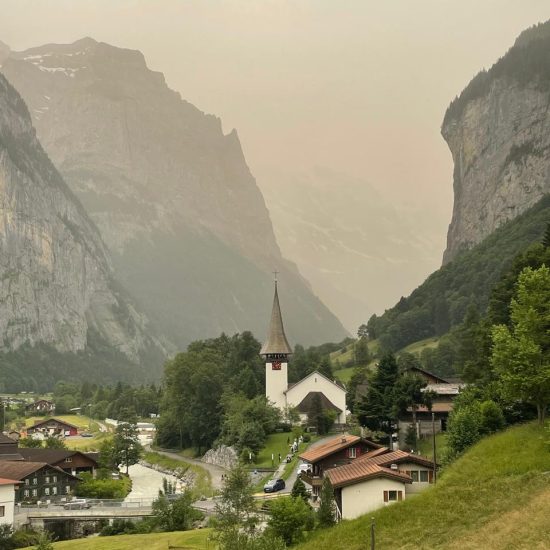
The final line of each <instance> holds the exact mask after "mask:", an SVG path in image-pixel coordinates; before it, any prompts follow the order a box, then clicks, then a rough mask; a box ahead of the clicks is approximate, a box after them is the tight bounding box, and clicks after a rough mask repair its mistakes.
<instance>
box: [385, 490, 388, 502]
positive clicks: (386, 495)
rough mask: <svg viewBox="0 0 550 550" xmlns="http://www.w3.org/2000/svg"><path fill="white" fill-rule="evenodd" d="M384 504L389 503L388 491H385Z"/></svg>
mask: <svg viewBox="0 0 550 550" xmlns="http://www.w3.org/2000/svg"><path fill="white" fill-rule="evenodd" d="M384 502H388V491H384Z"/></svg>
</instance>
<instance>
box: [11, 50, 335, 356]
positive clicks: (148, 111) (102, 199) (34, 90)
mask: <svg viewBox="0 0 550 550" xmlns="http://www.w3.org/2000/svg"><path fill="white" fill-rule="evenodd" d="M1 70H2V72H3V73H4V74H5V75H6V76H7V77H8V79H9V80H10V81H11V82H12V83H13V84H14V86H15V87H16V88H17V89H18V91H19V92H20V93H21V95H22V96H23V97H24V99H25V101H26V102H27V104H28V105H29V109H30V111H31V114H32V117H33V122H34V124H35V126H36V128H37V132H38V135H39V137H40V139H41V142H42V143H43V145H44V148H45V149H46V151H47V152H48V154H49V155H50V157H51V158H52V160H53V162H54V163H55V165H56V166H57V167H58V168H59V170H60V172H61V173H62V174H63V176H64V178H65V180H66V182H67V184H68V185H69V186H70V188H71V189H72V190H73V191H74V192H75V194H76V195H77V196H78V197H79V199H80V200H81V202H82V204H83V205H84V207H85V208H86V210H87V211H88V213H89V214H90V216H91V217H92V219H93V220H94V221H95V223H96V224H97V226H98V227H99V229H100V232H101V235H102V237H103V239H104V241H105V242H106V244H107V246H108V247H109V249H110V251H111V252H112V255H113V262H114V267H115V272H116V274H117V276H118V278H119V279H120V280H121V282H122V283H123V284H124V285H125V287H126V288H128V289H129V290H130V292H131V293H132V295H133V296H135V297H136V299H137V300H138V301H139V303H140V306H141V307H142V308H143V309H144V311H145V312H146V313H147V315H148V316H149V317H150V318H152V319H153V320H154V321H155V322H156V323H157V324H158V326H159V327H160V330H161V332H162V333H163V334H165V335H166V336H167V337H168V338H169V339H170V340H171V341H172V342H173V343H175V344H176V345H178V346H180V347H181V346H183V345H185V344H187V343H188V342H189V341H191V340H193V339H196V338H203V337H206V336H214V335H217V334H219V333H220V332H221V331H226V332H230V333H233V332H236V331H241V330H245V329H250V330H253V332H254V333H255V334H256V335H257V337H258V338H260V339H261V338H262V337H263V335H264V334H265V330H266V328H267V322H268V320H269V305H270V298H271V275H268V274H270V272H271V271H273V270H274V269H275V268H276V269H278V270H279V271H280V272H282V274H281V276H280V280H281V284H282V285H284V294H285V295H286V298H287V302H286V304H288V313H287V316H288V318H289V323H288V324H289V327H288V328H289V334H291V335H292V336H291V338H293V339H294V341H301V342H305V343H315V342H322V341H326V340H329V339H338V338H340V337H343V336H344V335H345V330H344V329H343V327H342V325H341V324H340V323H339V322H338V320H337V319H336V318H335V317H334V316H333V315H332V314H331V313H330V312H329V311H328V310H327V309H326V308H325V307H324V306H323V304H322V303H321V302H320V301H319V300H318V299H317V298H316V297H315V296H314V295H313V293H312V292H311V290H310V288H309V286H308V285H307V283H306V282H305V281H304V280H303V279H302V278H301V276H300V275H299V273H298V271H297V270H296V268H295V266H294V265H293V264H291V263H289V262H287V261H285V260H283V259H282V257H281V253H280V250H279V247H278V246H277V243H276V240H275V237H274V234H273V229H272V226H271V221H270V218H269V214H268V211H267V209H266V207H265V203H264V200H263V197H262V195H261V193H260V191H259V189H258V187H257V186H256V182H255V180H254V178H253V177H252V175H251V173H250V171H249V169H248V167H247V165H246V161H245V159H244V155H243V152H242V149H241V145H240V142H239V139H238V137H237V134H236V132H235V131H233V132H231V133H229V134H228V135H224V134H223V132H222V128H221V122H220V120H219V119H218V118H216V117H214V116H211V115H205V114H204V113H202V112H201V111H199V110H198V109H197V108H196V107H194V106H193V105H191V104H190V103H188V102H186V101H184V100H182V99H181V97H180V96H179V94H178V93H176V92H174V91H172V90H170V89H169V88H168V87H167V86H166V84H165V81H164V77H163V75H162V74H160V73H157V72H153V71H151V70H149V69H148V68H147V66H146V64H145V60H144V58H143V55H142V54H141V53H140V52H137V51H132V50H124V49H120V48H115V47H113V46H110V45H108V44H104V43H98V42H95V41H94V40H92V39H83V40H79V41H77V42H75V43H74V44H70V45H46V46H42V47H39V48H34V49H31V50H27V51H25V52H20V53H14V52H11V53H10V55H9V57H8V58H7V59H5V61H4V64H3V66H2V69H1ZM282 292H283V291H282ZM282 301H283V302H285V300H284V298H283V299H282ZM286 304H283V307H285V305H286ZM290 319H292V321H291V320H290Z"/></svg>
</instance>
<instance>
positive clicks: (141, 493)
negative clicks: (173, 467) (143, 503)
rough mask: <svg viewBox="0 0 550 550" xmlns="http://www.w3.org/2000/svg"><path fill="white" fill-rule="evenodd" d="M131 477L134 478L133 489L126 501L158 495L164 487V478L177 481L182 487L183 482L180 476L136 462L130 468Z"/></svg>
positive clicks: (153, 497) (177, 484)
mask: <svg viewBox="0 0 550 550" xmlns="http://www.w3.org/2000/svg"><path fill="white" fill-rule="evenodd" d="M129 473H130V478H131V479H132V490H131V491H130V494H129V495H128V496H127V497H126V499H125V500H126V501H129V500H132V499H136V498H152V499H155V498H156V497H158V494H159V489H162V480H163V479H164V478H166V479H167V480H168V481H172V482H173V483H176V487H178V489H180V486H181V482H180V481H179V480H178V478H176V477H174V476H171V475H167V474H163V473H161V472H157V471H156V470H153V469H151V468H147V467H145V466H142V465H141V464H134V465H133V466H130V468H129Z"/></svg>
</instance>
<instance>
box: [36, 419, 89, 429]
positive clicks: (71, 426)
mask: <svg viewBox="0 0 550 550" xmlns="http://www.w3.org/2000/svg"><path fill="white" fill-rule="evenodd" d="M52 421H53V422H57V423H58V424H63V426H69V428H76V429H77V430H78V426H75V425H74V424H71V423H70V422H65V421H64V420H59V418H54V417H52V418H46V420H40V422H35V423H34V424H33V425H32V426H29V428H37V427H38V426H42V424H47V423H48V422H52Z"/></svg>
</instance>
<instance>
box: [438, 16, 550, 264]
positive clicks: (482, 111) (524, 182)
mask: <svg viewBox="0 0 550 550" xmlns="http://www.w3.org/2000/svg"><path fill="white" fill-rule="evenodd" d="M547 27H548V25H547V24H546V25H541V26H539V27H535V28H533V29H530V30H528V31H525V32H524V33H523V34H522V35H521V36H520V37H519V38H518V40H517V41H516V44H515V45H514V47H513V48H512V50H510V51H509V52H508V53H507V54H506V56H504V58H502V59H501V60H500V61H499V62H498V63H497V64H496V65H495V66H494V67H493V68H492V69H491V70H490V71H488V72H486V73H485V72H484V73H480V75H478V76H477V77H476V78H475V79H474V80H473V81H472V83H471V84H470V85H469V86H468V87H467V88H466V89H465V91H464V92H463V95H462V96H461V97H460V98H458V99H457V100H455V102H454V103H455V105H453V104H451V107H450V108H449V110H448V112H447V115H446V116H445V120H444V122H443V126H442V134H443V137H444V138H445V140H446V141H447V143H448V145H449V148H450V150H451V153H452V156H453V161H454V209H453V215H452V220H451V224H450V226H449V231H448V235H447V249H446V251H445V253H444V256H443V263H444V264H445V263H447V262H449V261H450V260H452V259H453V258H454V257H455V256H456V254H457V253H459V252H460V250H461V249H464V248H470V247H471V246H473V245H475V244H477V243H479V242H480V241H482V240H483V239H484V238H485V237H486V236H488V235H489V234H491V233H492V232H493V231H494V230H495V229H496V228H497V227H499V226H500V225H501V224H503V223H504V222H506V221H508V220H510V219H513V218H515V217H516V216H517V215H519V214H520V213H522V212H524V211H525V210H527V209H528V208H529V207H531V206H533V205H534V204H536V203H537V202H538V201H539V200H540V199H541V197H542V196H543V195H545V194H547V193H550V162H549V161H548V159H549V153H550V111H549V109H548V106H549V104H550V93H549V89H548V87H547V85H541V79H545V80H547V79H548V74H550V65H548V64H547V65H546V66H544V65H542V66H536V67H533V68H531V67H530V68H529V70H530V71H532V72H533V74H532V76H531V77H530V78H529V80H526V77H525V70H524V64H523V63H522V61H521V59H522V56H523V55H524V54H525V57H528V51H527V49H528V48H532V47H536V48H538V47H539V46H538V44H540V43H539V42H538V40H539V39H542V38H544V37H545V35H546V38H545V39H546V40H547V41H548V38H549V37H550V34H549V32H550V29H548V28H547ZM533 40H535V41H536V42H533ZM518 48H523V49H524V51H519V50H518ZM510 55H513V56H515V59H516V60H517V61H518V62H517V63H516V65H517V67H516V65H514V64H513V63H512V60H511V58H510V57H509V56H510ZM541 71H542V72H541ZM480 90H481V91H480ZM470 97H471V99H469V98H470Z"/></svg>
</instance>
